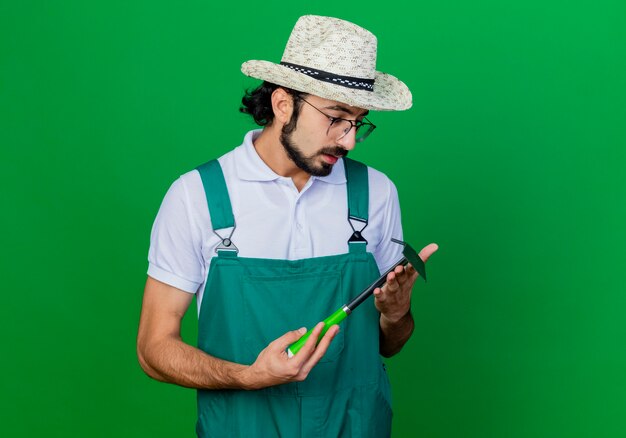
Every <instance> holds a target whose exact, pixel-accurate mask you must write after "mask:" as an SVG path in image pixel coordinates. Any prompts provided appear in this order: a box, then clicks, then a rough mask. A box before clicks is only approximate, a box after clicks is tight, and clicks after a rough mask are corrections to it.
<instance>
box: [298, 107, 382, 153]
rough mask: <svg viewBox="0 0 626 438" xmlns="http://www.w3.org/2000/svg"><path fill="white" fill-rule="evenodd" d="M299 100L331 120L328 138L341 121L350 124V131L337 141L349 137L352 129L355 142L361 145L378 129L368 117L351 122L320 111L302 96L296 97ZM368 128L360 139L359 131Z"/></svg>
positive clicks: (345, 132)
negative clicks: (335, 125)
mask: <svg viewBox="0 0 626 438" xmlns="http://www.w3.org/2000/svg"><path fill="white" fill-rule="evenodd" d="M296 98H297V99H300V100H302V101H303V102H305V103H307V104H308V105H310V106H312V107H313V108H315V109H316V110H317V111H318V112H319V113H320V114H323V115H324V116H326V117H327V118H328V120H330V125H328V129H327V130H326V136H328V133H329V132H330V128H332V127H333V125H334V124H335V123H337V122H339V121H346V122H348V123H350V129H348V130H344V133H343V134H342V135H341V136H339V137H338V138H337V140H341V139H342V138H344V137H345V136H346V135H348V133H349V132H350V131H351V130H352V128H355V135H354V141H355V142H356V143H361V142H362V141H363V140H365V139H366V138H367V137H369V136H370V134H371V133H372V131H374V129H376V125H374V124H373V123H372V122H370V121H369V120H368V118H367V117H363V120H365V121H363V120H350V119H344V118H341V117H333V116H331V115H328V114H326V113H325V112H324V111H322V110H321V109H319V108H318V107H316V106H315V105H313V104H312V103H311V102H309V101H308V100H306V99H305V98H303V97H301V96H296ZM364 126H365V127H367V131H365V132H364V133H363V134H362V135H361V137H358V133H359V130H360V129H361V128H362V127H364Z"/></svg>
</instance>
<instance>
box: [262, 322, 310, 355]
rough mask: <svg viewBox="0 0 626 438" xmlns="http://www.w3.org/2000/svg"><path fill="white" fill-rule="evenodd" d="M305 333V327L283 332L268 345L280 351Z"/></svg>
mask: <svg viewBox="0 0 626 438" xmlns="http://www.w3.org/2000/svg"><path fill="white" fill-rule="evenodd" d="M305 333H306V327H301V328H299V329H298V330H292V331H290V332H287V333H285V334H284V335H282V336H281V337H280V338H277V339H275V340H274V341H273V342H272V343H271V344H270V345H271V346H273V347H274V348H276V349H278V350H280V351H282V350H286V349H287V347H289V346H290V345H291V344H293V343H294V342H296V341H297V340H298V339H300V338H301V337H302V335H304V334H305Z"/></svg>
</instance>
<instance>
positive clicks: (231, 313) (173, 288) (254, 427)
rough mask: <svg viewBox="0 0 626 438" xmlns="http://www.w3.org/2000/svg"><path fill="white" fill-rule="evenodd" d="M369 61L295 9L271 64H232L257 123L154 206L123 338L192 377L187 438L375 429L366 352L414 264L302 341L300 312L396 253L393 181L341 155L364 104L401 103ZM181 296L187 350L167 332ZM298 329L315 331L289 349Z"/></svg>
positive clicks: (387, 409) (143, 354)
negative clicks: (194, 334) (248, 89)
mask: <svg viewBox="0 0 626 438" xmlns="http://www.w3.org/2000/svg"><path fill="white" fill-rule="evenodd" d="M375 66H376V38H375V37H374V36H373V35H372V34H371V33H370V32H368V31H367V30H365V29H362V28H360V27H359V26H356V25H354V24H352V23H348V22H346V21H343V20H338V19H335V18H329V17H317V16H304V17H301V18H300V19H299V20H298V22H297V23H296V25H295V27H294V29H293V31H292V34H291V36H290V39H289V41H288V43H287V47H286V49H285V52H284V55H283V59H282V62H281V64H274V63H270V62H266V61H249V62H246V63H244V64H243V66H242V71H243V72H244V73H245V74H247V75H249V76H252V77H255V78H258V79H262V80H263V81H264V82H263V84H262V85H261V86H260V87H259V88H257V89H256V90H255V91H253V92H252V93H248V94H247V95H246V96H245V97H244V99H243V106H242V112H245V113H248V114H251V115H252V116H253V117H254V119H255V121H256V122H257V123H258V124H259V125H262V126H264V128H263V130H261V131H252V132H250V133H248V134H247V135H246V137H245V139H244V143H243V144H242V145H241V146H239V147H238V148H236V149H235V150H233V151H231V152H229V153H227V154H226V155H224V156H222V157H220V158H219V160H214V161H211V162H209V163H207V164H205V165H203V166H200V167H199V168H198V169H196V170H193V171H191V172H189V173H187V174H185V175H183V176H182V177H181V178H180V179H178V180H177V181H176V182H175V183H174V184H173V185H172V187H171V188H170V190H169V191H168V193H167V195H166V197H165V199H164V201H163V204H162V205H161V209H160V210H159V214H158V216H157V218H156V221H155V224H154V227H153V231H152V236H151V246H150V253H149V262H150V265H149V269H148V280H147V283H146V288H145V292H144V301H143V308H142V314H141V321H140V326H139V334H138V340H137V350H138V356H139V360H140V363H141V365H142V367H143V369H144V370H145V372H146V373H147V374H148V375H149V376H151V377H153V378H155V379H158V380H161V381H164V382H170V383H175V384H178V385H182V386H187V387H191V388H197V389H198V423H197V427H196V430H197V433H198V435H199V436H264V437H266V436H286V437H292V436H372V437H380V436H388V435H389V434H390V428H391V404H390V393H389V383H388V379H387V376H386V373H385V370H384V367H383V365H382V362H381V359H380V355H383V356H386V357H388V356H391V355H393V354H395V353H397V352H398V351H399V350H400V349H401V348H402V346H403V345H404V344H405V342H406V341H407V340H408V338H409V337H410V335H411V332H412V330H413V319H412V317H411V313H410V297H411V289H412V286H413V283H414V282H415V280H416V278H417V273H416V271H415V269H413V268H412V267H411V266H410V265H408V266H407V267H406V268H403V267H402V266H400V267H398V268H396V269H395V271H394V272H392V273H390V274H389V275H388V277H387V283H386V285H385V286H384V287H383V288H382V289H377V290H376V291H375V299H374V300H373V301H372V300H370V301H367V302H365V303H364V304H363V305H362V306H361V307H359V308H358V309H357V310H355V312H354V313H353V314H352V315H351V316H350V317H349V318H348V319H346V321H345V322H344V323H342V327H341V329H340V328H339V326H337V325H334V326H332V327H330V328H328V330H327V331H326V333H325V334H324V336H323V337H322V339H321V340H320V341H319V344H317V345H316V340H317V339H318V336H319V335H320V334H321V333H322V330H323V328H324V327H323V323H318V324H315V323H316V322H318V321H321V320H323V319H324V318H325V317H327V316H328V315H329V314H330V313H331V312H333V311H334V310H336V309H337V308H339V307H340V306H341V305H342V304H344V303H346V302H347V301H348V300H349V299H350V298H351V297H353V296H355V295H356V294H357V293H359V292H360V291H361V290H362V289H364V288H365V287H367V286H368V285H369V284H370V283H371V282H372V281H373V280H374V279H376V278H377V277H378V275H380V274H379V273H380V272H384V271H386V270H387V269H388V268H390V267H391V266H393V265H394V264H395V263H396V262H397V261H398V260H399V259H400V258H401V251H402V248H401V247H400V246H399V245H398V244H396V243H393V242H392V241H391V239H392V238H396V239H401V238H402V230H401V226H400V210H399V206H398V198H397V193H396V190H395V187H394V185H393V184H392V183H391V181H390V180H389V179H388V178H387V177H386V176H384V175H383V174H381V173H380V172H377V171H376V170H374V169H371V168H368V167H366V166H364V165H362V164H360V163H358V162H355V161H353V160H349V159H347V158H345V156H346V155H347V153H348V152H349V151H351V150H352V149H354V147H355V143H356V142H358V141H362V140H364V139H365V137H367V136H368V135H369V134H370V133H371V132H372V131H373V129H374V128H375V127H374V125H373V124H372V123H371V122H369V120H368V119H367V118H366V115H367V114H368V112H369V110H403V109H407V108H409V107H410V106H411V94H410V92H409V90H408V88H407V87H406V86H405V85H404V84H403V83H402V82H400V81H399V80H398V79H396V78H395V77H393V76H391V75H387V74H384V73H379V72H377V71H376V70H375ZM436 249H437V247H436V245H434V244H431V245H429V246H428V247H426V248H424V250H422V252H421V253H420V257H422V259H423V260H427V259H428V257H429V256H430V255H431V254H432V253H433V252H434V251H435V250H436ZM193 294H196V296H197V298H198V299H197V301H198V310H199V323H198V324H199V333H198V344H199V345H198V348H195V347H192V346H190V345H187V344H185V343H184V342H183V341H182V340H181V338H180V321H181V319H182V317H183V315H184V313H185V311H186V310H187V308H188V306H189V304H190V302H191V300H192V297H193ZM302 325H308V326H309V327H311V326H314V327H315V329H314V331H313V333H312V335H311V336H310V337H309V338H308V340H307V342H306V343H305V345H304V347H303V348H302V349H301V350H300V351H299V352H298V353H297V354H296V355H295V356H293V357H289V356H288V354H287V353H286V349H287V348H288V347H289V346H290V345H291V344H292V343H294V342H295V341H297V340H298V339H299V338H300V337H301V336H302V335H303V334H304V333H305V331H306V329H305V328H304V327H303V328H301V329H299V330H294V329H295V328H297V327H300V326H302Z"/></svg>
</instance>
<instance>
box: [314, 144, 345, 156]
mask: <svg viewBox="0 0 626 438" xmlns="http://www.w3.org/2000/svg"><path fill="white" fill-rule="evenodd" d="M317 154H318V155H322V154H326V155H334V156H335V157H339V158H342V157H345V156H346V155H348V151H347V150H345V149H344V148H342V147H340V146H327V147H325V148H323V149H321V150H320V151H319V152H318V153H317Z"/></svg>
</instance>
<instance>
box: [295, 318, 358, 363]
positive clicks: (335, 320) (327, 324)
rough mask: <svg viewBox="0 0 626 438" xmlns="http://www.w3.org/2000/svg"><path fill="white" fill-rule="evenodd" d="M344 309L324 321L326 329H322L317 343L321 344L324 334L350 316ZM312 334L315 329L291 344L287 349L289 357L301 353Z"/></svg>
mask: <svg viewBox="0 0 626 438" xmlns="http://www.w3.org/2000/svg"><path fill="white" fill-rule="evenodd" d="M343 309H344V308H343V307H341V308H340V309H338V310H337V311H336V312H335V313H333V314H332V315H330V316H329V317H328V318H326V319H325V320H324V328H323V329H322V332H321V333H320V335H319V337H318V338H317V342H319V341H320V340H321V339H322V337H323V336H324V334H325V333H326V332H327V331H328V329H329V328H330V327H331V326H332V325H334V324H339V323H340V322H341V321H343V320H344V318H345V317H346V316H348V314H347V313H346V311H345V310H343ZM312 332H313V329H311V330H309V331H308V332H306V333H305V334H304V335H303V336H302V337H301V338H300V339H298V340H297V341H296V342H294V343H293V344H291V346H290V347H289V348H288V349H287V354H288V355H289V357H292V356H293V355H295V354H296V353H298V351H300V349H301V348H302V346H303V345H304V344H305V342H306V340H307V339H309V336H310V335H311V333H312Z"/></svg>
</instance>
